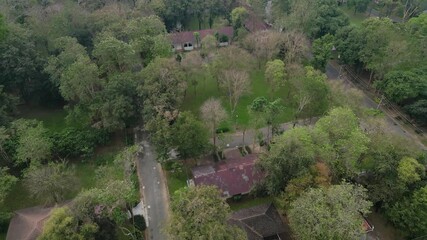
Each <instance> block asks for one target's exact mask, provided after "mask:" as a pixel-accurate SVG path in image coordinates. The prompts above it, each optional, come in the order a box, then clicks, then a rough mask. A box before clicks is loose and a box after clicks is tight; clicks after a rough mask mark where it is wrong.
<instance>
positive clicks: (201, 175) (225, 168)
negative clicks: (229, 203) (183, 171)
mask: <svg viewBox="0 0 427 240" xmlns="http://www.w3.org/2000/svg"><path fill="white" fill-rule="evenodd" d="M225 157H226V160H224V161H220V162H218V163H215V164H207V165H203V166H197V167H194V168H193V169H192V170H191V171H192V173H193V179H192V180H191V183H192V184H194V185H196V186H199V185H213V186H216V187H218V189H219V190H220V191H221V195H222V196H223V197H225V198H230V197H233V196H236V195H244V194H248V193H249V192H250V191H251V189H252V187H253V186H254V184H255V183H257V182H258V181H260V180H261V178H262V177H263V174H262V173H261V172H260V171H259V170H257V169H256V168H255V163H256V160H257V159H258V155H257V154H247V155H245V156H242V155H241V154H240V151H239V150H238V149H233V150H231V151H228V152H226V153H225Z"/></svg>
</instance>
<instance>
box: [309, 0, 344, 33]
mask: <svg viewBox="0 0 427 240" xmlns="http://www.w3.org/2000/svg"><path fill="white" fill-rule="evenodd" d="M314 7H315V8H316V13H317V14H316V17H315V18H314V19H313V26H311V29H310V32H308V33H309V34H310V36H312V37H315V38H319V37H322V36H324V35H326V34H331V35H335V33H336V32H337V31H338V30H339V29H340V28H342V27H345V26H347V25H349V20H348V17H347V16H346V15H345V14H344V13H343V12H342V11H341V9H339V8H338V3H337V1H336V0H322V1H317V2H316V5H315V6H314Z"/></svg>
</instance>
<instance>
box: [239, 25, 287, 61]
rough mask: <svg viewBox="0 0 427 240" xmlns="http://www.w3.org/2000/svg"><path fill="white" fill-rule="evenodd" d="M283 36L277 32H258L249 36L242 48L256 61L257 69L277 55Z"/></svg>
mask: <svg viewBox="0 0 427 240" xmlns="http://www.w3.org/2000/svg"><path fill="white" fill-rule="evenodd" d="M283 37H284V36H283V34H282V33H280V32H277V31H258V32H254V33H251V34H249V35H248V36H247V37H246V38H245V40H244V42H243V46H244V47H245V48H246V49H247V50H248V51H249V52H250V53H252V54H253V55H254V56H255V57H256V59H257V60H258V68H261V66H262V65H263V64H265V62H267V61H269V60H272V59H273V58H274V57H276V56H278V55H279V52H280V46H281V45H282V44H283Z"/></svg>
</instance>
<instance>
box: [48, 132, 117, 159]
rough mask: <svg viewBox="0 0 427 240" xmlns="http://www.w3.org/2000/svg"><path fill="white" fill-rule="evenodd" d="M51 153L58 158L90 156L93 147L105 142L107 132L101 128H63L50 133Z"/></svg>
mask: <svg viewBox="0 0 427 240" xmlns="http://www.w3.org/2000/svg"><path fill="white" fill-rule="evenodd" d="M50 138H51V139H52V143H53V145H52V153H53V155H55V156H59V157H60V158H66V157H80V156H90V155H92V154H93V151H94V148H95V147H96V146H99V145H101V144H105V143H106V142H107V140H108V139H109V136H108V133H107V132H106V131H105V130H101V129H89V128H88V129H78V128H65V129H63V130H62V131H60V132H54V133H50Z"/></svg>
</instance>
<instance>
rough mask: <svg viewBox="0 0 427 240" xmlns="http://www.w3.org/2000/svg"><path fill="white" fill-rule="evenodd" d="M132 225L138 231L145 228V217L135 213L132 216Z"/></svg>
mask: <svg viewBox="0 0 427 240" xmlns="http://www.w3.org/2000/svg"><path fill="white" fill-rule="evenodd" d="M133 222H134V226H135V228H136V229H138V230H139V231H144V230H145V229H146V228H147V225H146V224H145V219H144V217H143V216H141V215H135V216H134V217H133Z"/></svg>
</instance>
